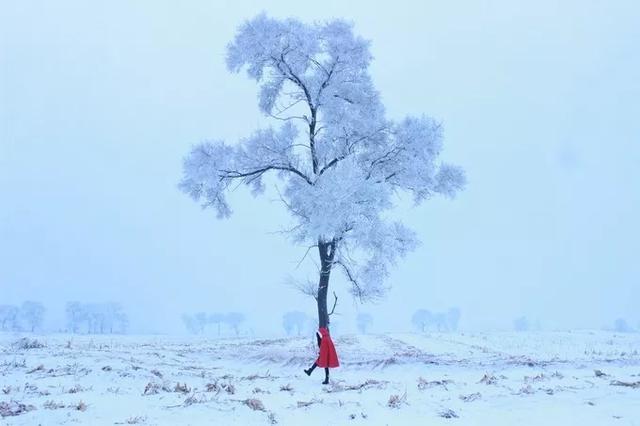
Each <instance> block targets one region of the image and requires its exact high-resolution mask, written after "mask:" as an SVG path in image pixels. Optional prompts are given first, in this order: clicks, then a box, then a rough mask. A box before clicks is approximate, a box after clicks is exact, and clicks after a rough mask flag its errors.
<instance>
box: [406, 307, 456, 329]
mask: <svg viewBox="0 0 640 426" xmlns="http://www.w3.org/2000/svg"><path fill="white" fill-rule="evenodd" d="M459 322H460V309H458V308H455V307H454V308H449V310H447V311H446V312H433V313H432V312H431V311H429V310H427V309H418V310H417V311H415V312H414V314H413V316H412V317H411V323H412V324H413V326H414V327H415V328H417V329H418V330H419V331H421V332H425V331H440V332H446V331H457V330H458V323H459Z"/></svg>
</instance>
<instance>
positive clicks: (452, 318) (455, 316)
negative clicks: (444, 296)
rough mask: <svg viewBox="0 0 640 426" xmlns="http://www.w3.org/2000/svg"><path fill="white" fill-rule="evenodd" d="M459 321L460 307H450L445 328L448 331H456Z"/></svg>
mask: <svg viewBox="0 0 640 426" xmlns="http://www.w3.org/2000/svg"><path fill="white" fill-rule="evenodd" d="M459 322H460V309H459V308H450V309H449V310H448V311H447V328H448V329H449V331H458V323H459Z"/></svg>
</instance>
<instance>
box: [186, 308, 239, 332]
mask: <svg viewBox="0 0 640 426" xmlns="http://www.w3.org/2000/svg"><path fill="white" fill-rule="evenodd" d="M182 322H183V323H184V325H185V327H186V328H187V330H188V331H189V332H190V333H193V334H202V333H204V332H205V331H206V330H207V329H208V328H209V326H214V327H215V329H216V330H217V334H218V336H219V335H220V334H221V331H222V330H221V329H222V325H223V324H224V325H226V326H227V327H228V328H229V329H230V330H232V331H233V332H234V333H235V335H236V336H239V335H240V326H241V325H242V324H243V323H244V322H245V316H244V314H242V313H240V312H228V313H226V314H223V313H219V312H214V313H211V314H207V313H206V312H197V313H195V314H193V315H189V314H184V315H182Z"/></svg>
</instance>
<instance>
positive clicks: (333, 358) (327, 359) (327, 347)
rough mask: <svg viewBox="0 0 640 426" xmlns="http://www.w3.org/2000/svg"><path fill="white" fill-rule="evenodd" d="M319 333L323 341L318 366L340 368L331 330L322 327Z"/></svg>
mask: <svg viewBox="0 0 640 426" xmlns="http://www.w3.org/2000/svg"><path fill="white" fill-rule="evenodd" d="M318 332H319V333H320V335H321V336H322V340H321V341H320V356H319V357H318V359H317V360H316V364H318V367H321V368H326V367H329V368H335V367H338V366H340V361H338V354H337V353H336V348H335V346H333V341H332V340H331V336H330V335H329V330H327V329H326V328H325V327H320V328H319V329H318Z"/></svg>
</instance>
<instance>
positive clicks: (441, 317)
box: [433, 312, 449, 332]
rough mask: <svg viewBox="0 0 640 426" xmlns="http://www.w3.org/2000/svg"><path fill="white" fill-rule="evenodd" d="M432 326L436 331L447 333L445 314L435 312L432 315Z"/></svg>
mask: <svg viewBox="0 0 640 426" xmlns="http://www.w3.org/2000/svg"><path fill="white" fill-rule="evenodd" d="M433 324H434V325H435V327H436V330H438V331H441V332H442V331H449V326H448V323H447V314H445V313H444V312H436V313H434V314H433Z"/></svg>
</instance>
